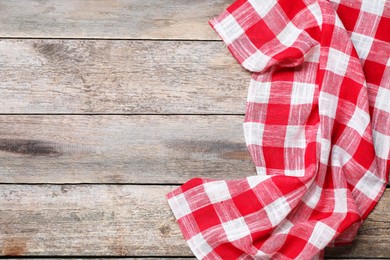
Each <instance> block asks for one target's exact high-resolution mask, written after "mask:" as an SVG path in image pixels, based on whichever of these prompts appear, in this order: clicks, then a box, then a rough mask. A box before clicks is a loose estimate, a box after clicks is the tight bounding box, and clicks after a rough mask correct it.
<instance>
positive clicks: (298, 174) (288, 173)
mask: <svg viewBox="0 0 390 260" xmlns="http://www.w3.org/2000/svg"><path fill="white" fill-rule="evenodd" d="M284 174H285V175H286V176H295V177H303V176H305V170H303V169H302V170H284Z"/></svg>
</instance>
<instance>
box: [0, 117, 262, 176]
mask: <svg viewBox="0 0 390 260" xmlns="http://www.w3.org/2000/svg"><path fill="white" fill-rule="evenodd" d="M242 122H243V116H212V115H210V116H188V115H187V116H183V115H171V116H152V115H133V116H119V115H118V116H117V115H100V116H97V115H95V116H83V115H47V116H42V115H26V116H21V115H0V183H183V182H185V181H187V180H188V179H190V178H193V177H209V178H211V177H212V178H219V179H226V178H239V177H244V176H249V175H254V174H255V169H254V166H253V163H252V161H251V159H250V155H249V153H248V152H247V150H246V147H245V141H244V133H243V129H242Z"/></svg>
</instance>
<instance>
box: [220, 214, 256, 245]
mask: <svg viewBox="0 0 390 260" xmlns="http://www.w3.org/2000/svg"><path fill="white" fill-rule="evenodd" d="M222 227H223V229H224V230H225V234H226V236H227V238H228V240H229V241H235V240H238V239H240V238H243V237H246V236H248V235H250V234H251V232H250V230H249V228H248V225H247V224H246V222H245V220H244V218H242V217H241V218H237V219H234V220H231V221H228V222H225V223H222Z"/></svg>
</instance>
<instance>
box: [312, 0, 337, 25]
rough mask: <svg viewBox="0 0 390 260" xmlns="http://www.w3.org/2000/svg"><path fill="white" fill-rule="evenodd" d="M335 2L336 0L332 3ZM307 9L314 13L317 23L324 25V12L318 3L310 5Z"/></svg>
mask: <svg viewBox="0 0 390 260" xmlns="http://www.w3.org/2000/svg"><path fill="white" fill-rule="evenodd" d="M334 1H335V0H333V1H332V2H334ZM307 9H309V11H310V12H311V13H312V15H313V16H314V18H315V19H316V20H317V23H318V24H322V11H321V7H320V5H319V4H318V2H314V3H313V4H311V5H308V6H307Z"/></svg>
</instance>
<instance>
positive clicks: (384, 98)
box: [375, 59, 390, 111]
mask: <svg viewBox="0 0 390 260" xmlns="http://www.w3.org/2000/svg"><path fill="white" fill-rule="evenodd" d="M389 61H390V59H389ZM375 108H377V109H381V110H383V111H390V89H386V88H382V87H379V89H378V94H377V95H376V100H375Z"/></svg>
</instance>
